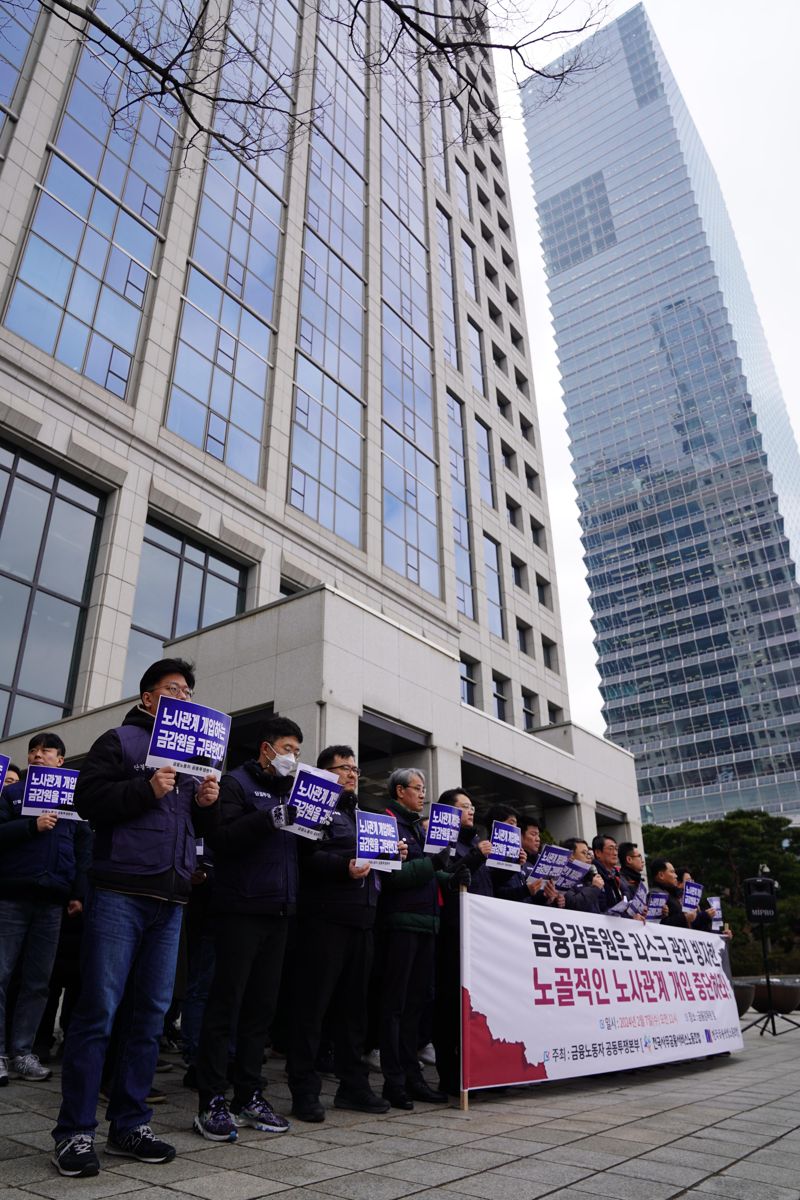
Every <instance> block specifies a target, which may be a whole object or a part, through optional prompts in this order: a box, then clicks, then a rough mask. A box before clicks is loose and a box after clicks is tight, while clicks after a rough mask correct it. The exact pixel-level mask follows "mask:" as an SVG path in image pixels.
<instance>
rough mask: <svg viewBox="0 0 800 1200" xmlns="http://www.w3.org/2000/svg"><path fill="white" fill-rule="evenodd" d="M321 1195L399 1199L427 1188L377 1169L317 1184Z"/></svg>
mask: <svg viewBox="0 0 800 1200" xmlns="http://www.w3.org/2000/svg"><path fill="white" fill-rule="evenodd" d="M317 1188H318V1190H319V1192H320V1194H321V1195H324V1196H343V1197H345V1200H398V1197H400V1196H415V1195H416V1194H417V1192H421V1191H424V1190H425V1184H424V1183H414V1182H410V1181H409V1180H407V1179H389V1178H387V1177H386V1176H385V1175H382V1174H381V1173H380V1172H377V1171H362V1172H360V1173H359V1174H358V1175H341V1176H340V1177H339V1178H338V1179H328V1180H326V1181H325V1182H324V1183H319V1184H317Z"/></svg>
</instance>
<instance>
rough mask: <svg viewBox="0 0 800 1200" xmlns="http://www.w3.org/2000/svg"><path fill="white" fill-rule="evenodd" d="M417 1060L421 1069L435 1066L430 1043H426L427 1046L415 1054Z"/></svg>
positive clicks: (434, 1057) (433, 1053)
mask: <svg viewBox="0 0 800 1200" xmlns="http://www.w3.org/2000/svg"><path fill="white" fill-rule="evenodd" d="M417 1058H418V1059H419V1061H420V1063H421V1064H422V1066H423V1067H435V1066H436V1051H435V1050H434V1048H433V1045H432V1043H431V1042H428V1044H427V1046H423V1047H422V1049H421V1050H419V1051H418V1052H417Z"/></svg>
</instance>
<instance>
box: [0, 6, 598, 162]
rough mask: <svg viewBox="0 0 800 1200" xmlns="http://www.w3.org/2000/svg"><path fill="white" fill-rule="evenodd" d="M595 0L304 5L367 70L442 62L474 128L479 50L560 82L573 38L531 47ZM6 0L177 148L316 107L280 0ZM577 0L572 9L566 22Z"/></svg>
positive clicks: (293, 121) (478, 108) (573, 62)
mask: <svg viewBox="0 0 800 1200" xmlns="http://www.w3.org/2000/svg"><path fill="white" fill-rule="evenodd" d="M603 3H604V0H530V3H528V4H518V3H517V2H516V0H493V2H490V0H444V2H443V0H438V5H437V3H436V0H427V2H425V0H423V2H420V3H411V2H406V0H311V3H310V5H309V7H310V8H312V9H316V11H317V13H318V16H319V20H320V21H321V22H329V23H331V24H332V25H336V26H339V27H340V29H341V31H342V34H343V36H344V38H345V40H346V44H347V52H348V54H349V56H350V57H352V58H355V59H357V60H360V61H361V62H362V63H363V65H364V67H365V68H366V69H367V70H369V71H371V72H374V73H384V72H387V71H395V72H398V73H400V74H405V75H406V76H407V75H408V73H409V72H411V71H413V70H415V69H416V67H417V66H418V65H420V64H426V63H427V64H430V65H431V66H433V67H435V68H437V69H439V70H440V71H441V73H442V74H443V77H445V78H446V86H447V96H448V98H450V99H453V100H454V101H457V102H458V103H459V109H460V111H461V112H462V113H467V112H469V113H470V120H471V122H472V123H473V124H474V123H475V122H476V121H477V122H478V125H477V128H479V129H480V132H481V135H482V134H483V133H485V132H486V131H487V129H488V130H491V129H493V128H496V126H497V124H498V122H499V114H498V112H497V108H496V105H495V102H494V100H493V99H492V97H491V91H490V90H489V89H487V88H485V87H481V86H480V84H479V81H478V68H479V65H480V61H481V58H482V57H484V56H487V55H490V54H491V53H492V52H501V53H504V54H506V55H508V56H509V57H510V59H511V61H512V65H513V68H514V71H515V73H516V75H517V77H518V78H522V77H525V76H528V75H530V74H537V75H539V76H541V77H544V78H546V79H548V80H550V81H551V82H552V84H553V85H554V88H555V89H557V88H558V87H559V86H560V85H561V83H562V82H563V81H564V80H565V79H566V78H567V77H568V76H570V75H572V74H574V73H575V72H577V71H579V70H581V69H582V67H583V65H584V64H583V61H582V57H581V52H580V48H578V49H577V50H573V51H570V52H568V53H566V54H565V55H564V56H563V57H562V58H561V59H559V60H558V62H556V64H555V66H552V67H543V66H542V65H541V64H540V62H539V57H540V56H541V55H542V54H543V52H544V51H546V50H549V48H550V47H551V46H552V47H554V50H553V52H554V53H556V54H557V53H558V50H557V49H555V47H558V46H559V45H560V44H561V43H563V42H564V40H565V39H567V38H570V37H572V38H574V37H577V36H579V35H580V34H582V33H586V32H588V31H589V30H590V29H591V28H592V27H593V26H594V25H595V24H596V23H597V20H598V16H599V12H600V9H601V8H602V6H603ZM3 6H4V8H5V9H6V11H7V12H11V11H14V10H16V11H17V12H18V13H25V14H26V15H27V17H28V18H29V19H30V18H32V17H33V16H34V15H35V14H36V12H37V11H38V10H39V9H41V10H44V11H45V12H46V13H49V14H50V16H51V18H53V19H55V20H57V21H60V22H62V23H63V25H64V26H65V27H66V28H67V29H68V30H70V31H71V32H72V33H73V34H74V36H75V37H76V38H80V39H82V40H83V42H84V43H85V44H87V45H88V46H90V47H91V48H92V51H93V53H94V54H95V55H96V58H97V61H98V63H99V64H100V66H101V68H103V67H104V68H105V69H106V70H107V76H106V78H105V80H104V81H103V82H101V83H100V84H99V85H96V86H99V87H100V89H101V90H102V92H103V98H104V100H105V102H106V103H107V105H108V107H109V109H110V111H111V112H112V113H113V115H114V119H115V121H116V123H117V125H118V126H120V125H122V126H124V125H125V123H126V122H127V121H130V120H132V111H133V110H136V109H137V108H138V106H139V105H141V104H142V103H143V102H145V101H146V102H148V103H150V104H151V105H153V106H154V107H156V108H157V109H159V110H160V111H162V112H163V113H164V114H165V115H168V116H169V117H170V118H172V119H173V120H174V119H176V118H178V117H180V116H183V117H184V118H185V122H186V136H185V140H184V145H185V146H191V145H193V144H195V143H196V142H198V140H200V139H202V141H203V142H205V139H206V138H209V139H210V142H211V145H212V147H214V146H216V147H217V148H219V149H222V150H224V151H231V152H233V153H235V154H236V155H238V156H239V157H241V158H243V159H245V160H255V159H257V158H258V157H259V156H261V155H263V154H265V153H270V152H271V151H274V150H276V149H278V148H284V147H285V146H286V145H287V144H288V142H289V140H290V137H291V134H292V130H297V129H298V128H302V127H303V126H304V125H305V124H307V123H308V121H309V120H310V119H311V118H312V116H313V109H312V108H309V110H308V111H306V112H298V111H297V110H296V108H295V107H294V97H295V95H296V90H297V83H298V79H299V77H300V76H301V75H302V73H303V72H304V70H305V69H306V68H305V65H304V64H302V63H301V64H300V65H299V66H298V65H297V64H296V62H295V55H294V52H292V53H291V54H289V53H287V54H286V55H285V60H284V59H283V58H282V57H281V45H280V44H278V45H277V47H276V39H274V38H271V37H270V33H271V31H272V25H273V18H275V17H276V15H277V16H280V12H281V6H282V0H96V2H93V0H86V2H84V0H3ZM576 6H577V8H578V10H579V14H580V15H579V16H578V17H577V19H576V20H574V21H571V20H569V19H568V17H569V12H570V10H573V9H574V8H576ZM437 9H438V11H437ZM265 30H266V31H267V34H266V36H265ZM520 30H521V31H522V32H520ZM0 34H2V19H0ZM289 59H291V61H289ZM460 132H461V134H462V136H463V135H464V134H465V133H467V134H468V130H465V129H462V130H461V131H460Z"/></svg>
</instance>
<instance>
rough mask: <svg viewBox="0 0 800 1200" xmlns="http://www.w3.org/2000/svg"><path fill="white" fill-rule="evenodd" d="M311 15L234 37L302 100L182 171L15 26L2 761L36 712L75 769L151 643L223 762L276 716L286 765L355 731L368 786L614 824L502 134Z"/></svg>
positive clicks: (627, 797) (629, 802)
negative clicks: (239, 148) (544, 420)
mask: <svg viewBox="0 0 800 1200" xmlns="http://www.w3.org/2000/svg"><path fill="white" fill-rule="evenodd" d="M444 7H445V8H448V6H447V5H446V6H444ZM317 8H318V6H317V5H316V4H308V5H306V6H305V7H303V6H295V5H294V4H292V3H290V0H259V4H258V5H257V6H255V8H254V9H253V10H252V11H257V12H258V13H259V14H260V18H259V27H258V30H254V29H243V28H242V27H241V23H240V24H239V26H237V33H238V36H239V37H240V39H244V40H245V41H246V40H247V39H248V38H250V44H251V48H252V49H253V52H254V55H255V59H256V60H257V64H258V69H260V70H263V72H264V78H273V79H276V80H278V83H277V87H278V88H279V89H280V88H281V87H282V86H283V85H284V84H286V83H287V82H288V81H289V80H291V89H290V91H287V92H286V94H285V96H284V107H285V108H286V109H287V110H290V109H295V110H296V111H297V112H298V113H309V112H311V113H312V114H313V120H312V121H311V125H310V128H306V129H304V130H301V131H300V132H299V133H298V134H297V135H296V136H295V137H294V138H293V139H292V140H291V142H290V144H288V145H287V144H283V145H281V144H279V145H278V148H277V149H276V150H275V151H274V152H273V153H271V154H268V155H266V156H264V157H262V158H261V159H259V160H258V161H257V162H255V163H252V162H251V163H247V164H243V163H240V162H238V161H237V160H236V158H234V157H233V156H230V155H227V156H220V155H217V156H216V157H214V158H213V161H207V160H205V159H203V157H202V156H201V153H200V148H198V147H195V148H194V149H192V150H191V151H190V152H189V153H188V161H187V162H186V163H184V159H183V158H182V149H181V143H180V135H181V130H180V129H176V128H175V127H174V126H173V125H171V124H170V122H169V121H168V120H167V119H166V117H165V116H164V114H163V113H162V114H158V113H156V112H154V111H153V110H152V109H151V108H150V107H149V106H148V105H141V106H139V107H138V108H137V109H136V110H135V113H134V116H133V118H132V121H133V124H132V125H130V126H129V127H126V128H123V129H119V128H115V127H114V126H113V124H112V122H111V120H110V117H109V111H108V106H107V104H104V103H103V102H102V101H100V100H99V99H98V96H97V88H98V76H99V75H102V71H101V70H100V68H99V67H98V62H97V58H96V51H93V50H92V49H91V48H90V47H88V46H83V47H82V46H81V45H79V44H77V43H76V42H75V41H74V39H72V38H71V37H68V36H67V34H66V32H65V30H64V27H63V25H62V24H61V23H59V22H58V21H56V20H53V19H49V20H48V18H47V16H46V15H44V14H40V15H38V17H37V19H36V21H35V23H34V22H33V21H29V22H28V23H27V24H25V22H24V19H23V17H24V13H23V14H22V15H20V16H19V18H18V20H17V21H16V24H15V27H14V31H13V32H14V37H13V39H11V41H10V43H9V45H10V46H11V50H10V51H9V59H8V61H7V62H6V63H5V65H4V67H3V74H2V80H3V84H2V86H3V92H2V95H0V100H2V103H3V105H4V106H5V107H4V108H3V113H4V117H5V119H4V123H3V126H2V131H0V154H2V162H1V163H0V219H1V220H2V233H1V234H0V260H1V265H0V302H1V308H0V317H1V322H0V326H1V327H0V380H1V381H2V382H1V384H0V386H1V387H2V392H1V393H0V422H1V423H2V424H1V426H0V436H1V437H2V450H1V451H0V453H1V454H2V459H0V480H1V481H2V487H3V502H2V503H3V507H2V510H0V519H1V520H2V532H0V587H2V589H3V597H2V603H3V609H4V614H5V615H4V620H3V631H2V634H0V650H2V654H1V655H0V662H1V665H2V677H1V678H0V698H1V699H0V726H1V730H0V732H2V735H3V737H4V742H3V746H4V749H6V750H9V751H10V752H11V753H12V754H13V755H15V756H16V757H19V756H20V755H21V754H22V752H23V743H24V737H23V736H22V735H23V731H26V730H30V729H31V728H33V727H41V726H43V725H53V724H54V723H56V722H58V721H59V720H62V719H63V735H64V738H65V741H66V743H67V746H68V749H69V751H70V753H71V754H72V755H73V756H76V757H79V756H80V755H81V754H82V753H84V752H85V751H86V748H87V746H88V745H89V744H90V743H91V739H92V737H93V736H94V735H95V734H96V733H97V732H98V731H99V730H100V729H102V728H104V727H107V726H108V725H109V724H110V723H113V722H115V721H116V720H117V719H118V717H119V716H120V715H121V714H122V713H123V712H124V711H125V708H126V707H127V705H128V704H129V703H130V699H129V698H130V697H131V696H132V695H134V694H135V692H136V683H137V681H138V678H139V675H140V674H141V671H142V669H143V667H144V665H145V664H147V663H148V662H149V661H152V660H153V659H154V658H157V657H159V656H160V655H161V653H162V646H166V647H167V648H168V650H169V651H171V652H174V653H177V654H181V655H184V656H188V657H191V658H193V659H194V660H195V661H196V663H197V670H198V679H199V691H198V699H199V700H201V701H202V702H205V703H209V704H212V705H215V706H216V707H219V708H222V709H225V710H226V711H230V712H231V713H233V714H234V717H235V721H234V737H233V745H232V749H231V759H230V761H233V760H234V759H235V760H237V761H239V760H241V758H242V757H243V756H245V755H246V754H247V753H248V752H251V751H252V748H253V746H254V744H255V740H256V737H257V732H258V726H259V722H260V720H261V718H262V717H263V716H264V714H265V713H268V712H270V711H277V712H280V713H282V714H284V715H287V716H291V717H292V718H294V719H296V720H297V721H299V722H300V724H301V725H302V727H303V728H304V730H305V731H306V746H307V755H308V757H313V756H314V755H315V754H316V751H317V749H318V748H319V747H320V746H321V745H322V744H325V743H330V742H347V743H351V744H353V745H354V746H357V747H358V754H359V757H360V761H361V765H362V767H363V769H364V779H363V791H364V792H365V793H366V794H367V796H369V797H372V798H373V799H374V800H376V801H377V799H378V798H379V797H380V795H381V791H382V789H383V787H384V785H385V780H386V775H387V772H388V770H389V768H390V766H392V765H398V764H399V765H402V764H412V763H413V764H418V765H423V766H425V767H427V768H428V770H429V771H430V774H431V791H436V790H438V789H441V788H444V787H451V786H453V785H456V784H459V783H461V782H462V781H463V785H464V786H466V787H468V788H469V789H470V790H471V791H474V793H475V795H476V797H477V798H478V799H479V800H481V801H483V802H484V803H488V802H490V801H492V800H493V799H496V798H499V797H500V796H504V797H510V798H512V799H513V800H514V801H515V802H517V803H518V804H519V805H520V806H521V807H528V808H531V809H533V810H538V811H539V812H541V814H542V815H543V816H544V817H545V818H546V820H547V822H548V824H549V826H550V828H551V829H552V831H553V832H554V834H556V835H558V836H567V835H569V834H572V833H575V832H578V831H579V830H580V831H585V832H587V833H593V832H594V828H595V824H596V822H598V821H599V822H600V824H601V825H602V826H603V828H605V829H608V830H609V831H611V832H613V833H616V834H618V835H620V836H622V835H623V834H625V833H630V832H633V833H634V834H635V832H636V828H637V825H638V804H637V797H636V787H635V777H634V772H633V765H632V760H631V758H630V755H628V754H627V752H625V751H623V750H621V749H619V748H617V747H614V746H612V745H610V744H609V743H607V742H605V741H604V740H603V739H600V738H597V737H594V736H593V735H591V734H589V733H587V732H585V731H583V730H580V729H577V728H575V727H573V726H572V724H571V723H570V721H569V710H568V698H567V693H566V687H565V679H564V672H563V652H562V631H561V626H560V622H559V613H558V601H557V591H556V583H555V576H554V568H553V557H552V544H551V540H550V534H549V523H548V513H547V505H546V495H545V487H544V479H543V475H542V464H541V457H540V447H539V437H538V425H537V417H536V409H535V404H534V398H533V388H532V382H531V363H530V359H529V356H528V351H527V339H526V331H525V318H524V312H523V306H522V300H521V296H520V290H519V281H518V277H517V269H516V247H515V241H514V231H513V227H512V219H511V213H510V209H509V205H508V196H507V185H506V175H505V167H504V159H503V147H502V142H501V139H500V137H499V135H496V134H495V135H489V134H485V136H483V137H480V138H478V139H477V140H476V138H474V137H473V136H472V134H473V130H474V133H475V134H476V135H477V134H479V127H480V116H479V114H478V113H473V112H472V111H470V112H467V111H465V106H464V105H462V108H461V112H460V114H459V110H458V108H457V107H456V106H455V105H451V104H450V103H445V101H447V100H448V99H449V88H450V82H449V80H448V78H447V76H446V75H444V74H439V73H437V72H435V71H434V70H432V69H428V68H427V67H425V68H424V69H422V70H421V71H411V70H406V69H402V70H400V69H396V70H389V69H387V70H386V71H385V72H383V73H382V74H381V75H380V76H379V77H378V76H376V75H375V74H374V73H368V72H367V71H366V70H365V68H364V64H363V62H361V61H360V60H359V59H358V57H357V56H356V55H354V54H353V53H352V51H351V49H350V47H349V44H348V39H347V32H346V29H345V27H344V26H343V25H342V24H340V23H336V22H334V21H330V20H326V19H324V18H323V19H318V14H317ZM368 9H369V14H370V19H373V20H377V19H378V17H379V6H368ZM248 11H250V10H248ZM364 11H365V12H366V11H367V9H365V10H364ZM38 12H39V10H38V6H36V13H38ZM361 20H362V17H361V16H359V17H358V21H359V22H360V21H361ZM358 32H362V33H363V28H362V26H360V25H359V27H358ZM256 35H257V36H256ZM295 68H296V70H295ZM473 74H474V78H475V88H476V89H477V92H479V93H481V94H482V95H484V96H487V97H489V98H490V99H491V98H492V97H493V96H494V86H495V85H494V80H493V76H492V74H491V71H490V69H489V66H488V64H487V63H486V62H481V61H479V60H478V59H477V58H476V60H475V63H474V71H473ZM105 90H106V94H108V91H109V88H108V81H107V78H106V79H105ZM462 122H463V130H465V131H467V134H468V135H469V136H465V135H464V134H463V133H462ZM277 141H278V143H280V142H281V139H280V138H278V139H277ZM179 164H180V165H181V166H182V169H180V170H177V169H175V168H176V167H177V166H178V165H179ZM126 697H127V698H128V699H127V700H125V698H126Z"/></svg>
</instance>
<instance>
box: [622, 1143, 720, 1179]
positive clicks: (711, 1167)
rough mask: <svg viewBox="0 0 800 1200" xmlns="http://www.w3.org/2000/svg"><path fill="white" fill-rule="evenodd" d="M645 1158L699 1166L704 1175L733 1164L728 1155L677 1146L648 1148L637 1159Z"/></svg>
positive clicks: (650, 1160) (639, 1160)
mask: <svg viewBox="0 0 800 1200" xmlns="http://www.w3.org/2000/svg"><path fill="white" fill-rule="evenodd" d="M643 1160H645V1161H647V1162H663V1163H678V1164H679V1165H682V1166H686V1167H697V1169H698V1170H702V1171H703V1174H704V1175H710V1174H711V1173H712V1172H713V1171H723V1170H724V1169H725V1168H726V1167H729V1166H730V1165H731V1158H730V1157H729V1156H728V1155H724V1156H720V1155H718V1154H713V1153H712V1152H711V1151H707V1150H688V1149H686V1147H683V1148H682V1149H677V1148H676V1147H675V1146H659V1147H657V1149H655V1150H648V1152H647V1154H646V1155H642V1157H641V1158H638V1159H637V1160H636V1161H637V1162H641V1161H643Z"/></svg>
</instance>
